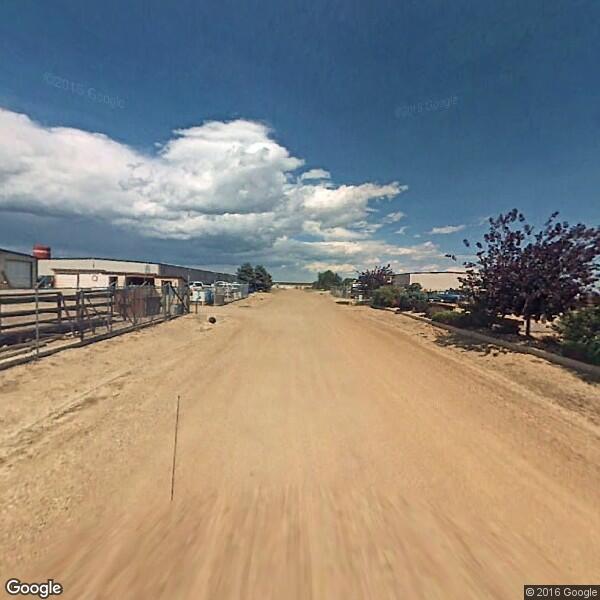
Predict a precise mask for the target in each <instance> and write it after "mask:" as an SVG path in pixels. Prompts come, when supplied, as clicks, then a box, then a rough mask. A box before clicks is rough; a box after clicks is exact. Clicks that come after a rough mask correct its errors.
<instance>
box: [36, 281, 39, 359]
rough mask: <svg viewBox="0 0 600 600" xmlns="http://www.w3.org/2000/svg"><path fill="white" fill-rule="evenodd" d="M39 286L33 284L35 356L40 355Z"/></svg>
mask: <svg viewBox="0 0 600 600" xmlns="http://www.w3.org/2000/svg"><path fill="white" fill-rule="evenodd" d="M39 293H40V292H39V286H38V285H37V284H36V286H35V358H36V360H37V359H38V358H39V357H40V298H39Z"/></svg>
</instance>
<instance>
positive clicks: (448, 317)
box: [431, 310, 469, 327]
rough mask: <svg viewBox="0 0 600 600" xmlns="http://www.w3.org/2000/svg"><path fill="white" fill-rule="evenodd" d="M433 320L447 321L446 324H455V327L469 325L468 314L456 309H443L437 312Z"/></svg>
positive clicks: (437, 321) (436, 321)
mask: <svg viewBox="0 0 600 600" xmlns="http://www.w3.org/2000/svg"><path fill="white" fill-rule="evenodd" d="M431 320H432V321H434V322H435V323H445V324H446V325H454V327H467V326H468V320H469V319H468V315H467V314H466V313H463V312H456V311H454V310H442V311H440V312H438V313H435V314H434V315H433V316H432V317H431Z"/></svg>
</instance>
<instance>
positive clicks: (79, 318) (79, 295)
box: [77, 290, 84, 342]
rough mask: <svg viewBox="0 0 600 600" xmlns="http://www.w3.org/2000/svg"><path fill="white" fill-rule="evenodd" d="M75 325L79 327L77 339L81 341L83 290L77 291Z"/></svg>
mask: <svg viewBox="0 0 600 600" xmlns="http://www.w3.org/2000/svg"><path fill="white" fill-rule="evenodd" d="M77 326H78V327H79V339H80V341H82V342H83V337H84V335H83V290H78V291H77Z"/></svg>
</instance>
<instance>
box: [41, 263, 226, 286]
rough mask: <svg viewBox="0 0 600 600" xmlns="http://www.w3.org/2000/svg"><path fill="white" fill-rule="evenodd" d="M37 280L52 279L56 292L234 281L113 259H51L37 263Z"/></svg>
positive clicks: (191, 270)
mask: <svg viewBox="0 0 600 600" xmlns="http://www.w3.org/2000/svg"><path fill="white" fill-rule="evenodd" d="M38 269H39V274H40V277H51V278H53V285H54V287H55V288H106V287H109V286H117V287H122V286H127V285H154V286H157V287H160V286H162V285H165V284H167V283H170V284H171V285H172V286H174V287H182V286H183V285H185V284H187V283H188V282H189V281H202V282H203V283H214V282H215V281H228V282H233V281H235V276H234V275H230V274H228V273H215V272H213V271H205V270H202V269H196V268H193V267H182V266H178V265H169V264H165V263H152V262H143V261H137V260H117V259H112V258H50V259H40V260H39V262H38Z"/></svg>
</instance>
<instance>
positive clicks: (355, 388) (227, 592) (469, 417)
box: [0, 290, 600, 600]
mask: <svg viewBox="0 0 600 600" xmlns="http://www.w3.org/2000/svg"><path fill="white" fill-rule="evenodd" d="M203 312H204V314H202V315H198V316H196V315H189V316H187V317H184V318H181V319H178V320H176V321H173V322H170V323H167V324H164V325H159V326H157V327H154V328H151V329H148V330H145V331H141V332H138V333H135V334H131V335H128V336H123V337H120V338H117V339H114V340H110V341H107V342H102V343H99V344H96V345H94V346H90V347H88V348H84V349H80V350H69V351H66V352H64V353H62V354H60V355H56V356H54V357H52V358H49V359H45V360H42V361H40V363H39V364H36V365H32V366H27V367H17V368H15V369H12V370H10V371H7V372H4V373H0V417H1V419H2V423H1V424H2V428H1V433H0V476H1V479H0V485H1V493H0V501H1V509H0V510H1V515H0V516H1V518H2V523H3V527H2V530H1V533H0V536H1V537H0V544H1V548H2V551H1V552H0V555H1V557H2V563H1V564H0V570H1V573H2V579H3V581H4V580H6V579H7V578H8V577H9V576H14V577H19V578H20V579H21V580H23V581H32V580H37V581H40V580H45V579H47V578H49V577H52V578H53V579H54V580H56V581H59V582H60V583H61V584H62V585H63V587H64V590H65V593H64V595H63V596H62V597H64V598H77V599H81V598H85V599H87V598H169V599H173V598H194V599H197V598H211V599H219V600H221V599H228V598H231V599H234V598H235V599H237V598H260V599H261V600H262V599H267V598H274V599H275V598H276V599H286V600H287V599H290V600H291V599H294V598H298V599H308V598H315V599H332V598H344V599H350V598H356V599H359V598H360V599H363V598H373V599H383V598H428V599H431V598H461V599H463V598H521V597H522V594H523V588H522V586H523V584H524V583H531V582H534V583H544V582H545V583H559V582H563V583H600V511H599V510H598V507H599V506H600V427H599V423H600V420H599V416H600V393H599V388H598V386H597V385H594V384H593V383H590V382H586V381H584V380H583V379H581V378H579V377H578V376H576V375H574V374H572V373H569V372H567V371H566V370H565V369H563V368H560V367H557V366H554V365H550V364H548V363H546V362H544V361H542V360H540V359H537V358H534V357H531V356H522V355H517V354H511V353H498V352H495V351H492V352H487V353H484V352H483V350H482V349H479V348H473V347H468V346H465V345H463V344H461V343H460V341H457V340H452V339H451V338H447V337H443V336H442V335H441V334H439V333H436V332H435V330H434V329H433V328H431V327H430V326H428V325H425V324H423V323H419V322H415V321H413V320H411V319H409V318H407V317H403V316H397V315H393V314H391V313H388V312H380V311H373V310H371V309H368V308H362V307H349V306H340V305H336V304H335V303H334V301H333V299H332V298H330V297H329V296H325V295H320V294H318V293H314V292H305V291H299V290H298V291H296V290H291V291H279V292H275V293H273V294H271V295H268V296H266V295H263V296H258V297H253V298H251V299H250V300H247V301H242V302H238V303H236V304H234V305H230V306H227V307H222V308H214V309H210V310H209V309H203ZM209 312H210V314H215V315H216V316H217V319H218V321H217V323H216V325H215V326H209V325H208V324H207V323H206V316H207V314H208V313H209ZM177 395H180V397H181V415H180V429H179V440H178V452H177V463H176V465H177V467H176V479H175V499H174V501H173V503H170V502H169V497H170V486H171V463H172V458H173V424H174V419H175V406H176V398H177Z"/></svg>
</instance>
